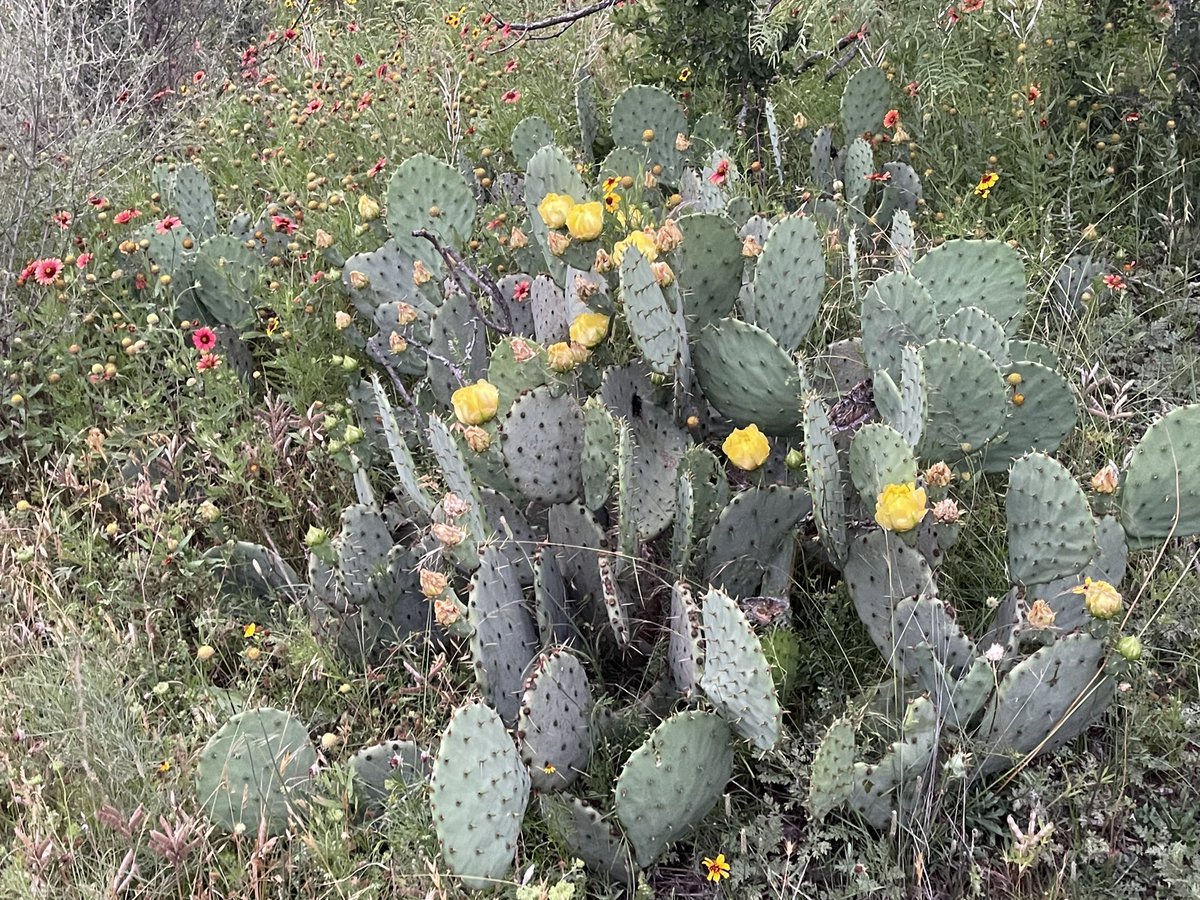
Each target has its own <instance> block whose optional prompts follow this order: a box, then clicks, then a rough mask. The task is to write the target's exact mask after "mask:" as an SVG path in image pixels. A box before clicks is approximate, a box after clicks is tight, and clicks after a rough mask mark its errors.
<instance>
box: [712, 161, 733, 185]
mask: <svg viewBox="0 0 1200 900" xmlns="http://www.w3.org/2000/svg"><path fill="white" fill-rule="evenodd" d="M728 178H729V160H727V159H723V160H721V161H720V162H719V163H717V167H716V168H715V169H713V173H712V174H711V175H709V176H708V180H709V181H711V182H712V183H713V184H724V183H725V182H726V180H727V179H728Z"/></svg>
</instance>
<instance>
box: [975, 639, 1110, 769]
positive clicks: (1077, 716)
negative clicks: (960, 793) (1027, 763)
mask: <svg viewBox="0 0 1200 900" xmlns="http://www.w3.org/2000/svg"><path fill="white" fill-rule="evenodd" d="M1106 655H1107V647H1106V643H1105V642H1104V641H1102V640H1100V639H1098V638H1094V637H1092V636H1091V635H1090V634H1085V633H1078V634H1068V635H1065V636H1063V637H1061V638H1059V639H1058V640H1057V641H1055V642H1054V643H1053V644H1051V645H1050V646H1048V647H1043V648H1042V649H1041V650H1039V651H1038V652H1037V653H1035V654H1033V656H1031V657H1029V658H1028V659H1026V660H1025V661H1024V662H1022V663H1021V664H1020V665H1018V666H1017V667H1016V668H1014V669H1013V670H1012V671H1010V672H1009V673H1008V675H1006V676H1005V678H1004V680H1003V681H1001V682H1000V685H999V687H998V688H997V689H996V693H995V695H994V696H993V697H992V699H991V702H989V703H988V705H987V708H986V709H985V710H984V713H983V719H982V722H981V724H980V726H979V729H978V731H977V732H976V735H975V739H976V741H977V742H978V743H979V744H980V745H981V747H983V748H986V751H987V752H986V753H981V754H980V767H981V769H982V771H983V772H984V773H985V774H986V773H990V772H997V771H1001V770H1003V769H1006V768H1008V767H1009V766H1011V765H1013V764H1014V763H1016V762H1017V761H1018V760H1019V759H1020V758H1021V757H1026V756H1030V755H1034V754H1037V753H1045V752H1052V751H1054V750H1056V749H1057V748H1059V747H1061V746H1062V745H1063V744H1065V743H1067V742H1068V741H1070V740H1072V739H1073V738H1075V737H1077V736H1078V735H1079V734H1080V733H1081V732H1082V731H1083V730H1084V729H1085V728H1087V727H1088V725H1090V724H1091V723H1092V721H1093V720H1094V719H1095V718H1096V716H1097V715H1099V714H1100V713H1101V712H1103V710H1104V708H1105V707H1106V706H1107V704H1108V700H1109V697H1110V696H1111V694H1112V681H1111V679H1110V678H1108V676H1106V675H1105V674H1104V663H1105V658H1106Z"/></svg>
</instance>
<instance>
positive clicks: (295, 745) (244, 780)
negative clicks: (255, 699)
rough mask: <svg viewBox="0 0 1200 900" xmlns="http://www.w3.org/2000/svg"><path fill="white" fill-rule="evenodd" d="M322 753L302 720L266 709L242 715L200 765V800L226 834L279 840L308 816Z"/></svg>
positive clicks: (216, 738) (208, 746) (209, 746)
mask: <svg viewBox="0 0 1200 900" xmlns="http://www.w3.org/2000/svg"><path fill="white" fill-rule="evenodd" d="M316 765H317V751H316V749H315V748H314V747H313V745H312V742H311V741H310V740H309V739H308V730H307V729H306V728H305V727H304V726H303V725H302V724H301V723H300V721H299V720H298V719H296V718H295V717H293V716H292V715H290V714H289V713H286V712H283V711H282V710H278V709H271V708H269V707H264V708H262V709H255V710H249V711H247V712H242V713H238V714H237V715H235V716H233V717H232V718H231V719H230V720H229V721H228V722H226V723H225V724H224V725H223V726H221V729H220V730H219V731H218V732H217V733H216V734H214V735H213V736H212V738H210V739H209V741H208V743H207V744H205V745H204V749H203V750H201V751H200V757H199V759H198V760H197V763H196V794H197V797H198V799H199V801H200V805H201V806H203V807H204V812H205V814H206V815H207V816H208V818H209V820H210V821H211V822H213V823H214V824H215V825H218V826H220V827H221V828H223V829H224V830H226V831H229V832H233V833H243V832H244V833H248V834H251V835H254V834H257V833H258V832H259V829H260V828H265V829H266V832H267V834H271V835H274V834H280V833H282V832H283V830H284V829H285V828H286V827H287V823H288V820H289V819H291V818H294V817H297V816H299V815H302V814H303V812H304V803H305V800H306V799H307V797H308V794H309V791H310V789H311V783H312V776H313V770H314V769H315V767H316Z"/></svg>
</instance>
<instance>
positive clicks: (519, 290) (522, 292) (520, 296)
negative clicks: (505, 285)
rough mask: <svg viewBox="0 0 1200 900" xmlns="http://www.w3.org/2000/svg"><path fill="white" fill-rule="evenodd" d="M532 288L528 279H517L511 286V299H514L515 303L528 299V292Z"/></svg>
mask: <svg viewBox="0 0 1200 900" xmlns="http://www.w3.org/2000/svg"><path fill="white" fill-rule="evenodd" d="M532 289H533V288H532V287H531V282H530V281H529V280H528V279H526V280H524V281H518V282H517V286H516V287H514V288H513V300H515V301H516V302H517V303H521V302H523V301H525V300H528V299H529V293H530V291H531V290H532Z"/></svg>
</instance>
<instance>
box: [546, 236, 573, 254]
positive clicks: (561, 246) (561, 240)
mask: <svg viewBox="0 0 1200 900" xmlns="http://www.w3.org/2000/svg"><path fill="white" fill-rule="evenodd" d="M546 244H547V245H548V246H549V247H550V253H551V255H553V256H562V255H563V254H564V253H566V252H567V248H568V247H570V246H571V239H570V238H569V237H567V235H565V234H562V233H561V232H558V231H551V232H550V233H549V234H548V235H546Z"/></svg>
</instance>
